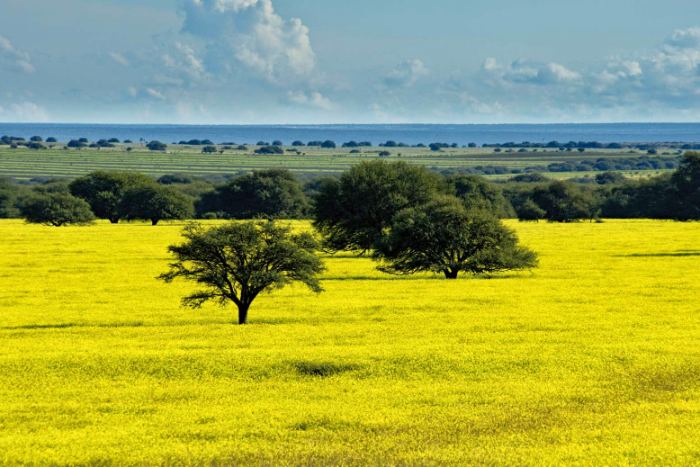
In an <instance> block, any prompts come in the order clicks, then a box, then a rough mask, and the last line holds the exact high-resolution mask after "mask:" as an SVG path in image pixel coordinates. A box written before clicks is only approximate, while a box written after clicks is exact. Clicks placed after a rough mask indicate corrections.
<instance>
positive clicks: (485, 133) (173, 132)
mask: <svg viewBox="0 0 700 467" xmlns="http://www.w3.org/2000/svg"><path fill="white" fill-rule="evenodd" d="M3 134H7V135H8V136H19V137H23V138H27V139H28V138H30V137H32V136H42V137H43V138H46V137H55V138H57V139H58V140H59V141H68V140H70V139H77V138H81V137H85V138H88V139H90V140H91V141H96V140H98V139H102V138H118V139H120V140H124V139H130V140H133V141H139V140H140V139H141V138H143V139H145V140H158V141H161V142H164V143H167V144H171V143H177V142H179V141H182V140H185V141H187V140H191V139H210V140H212V141H214V142H216V143H222V142H236V143H248V144H255V143H256V142H258V141H260V140H262V141H273V140H281V141H283V142H284V143H285V144H291V143H292V142H293V141H295V140H301V141H302V142H304V143H306V142H308V141H316V140H321V141H325V140H328V139H330V140H334V141H336V142H337V143H339V144H342V143H344V142H348V141H353V140H354V141H370V142H372V143H373V144H379V143H384V142H386V141H388V140H394V141H397V142H403V143H406V144H419V143H423V144H430V143H433V142H445V143H458V144H459V145H466V144H469V143H477V144H494V143H507V142H517V143H519V142H523V141H530V142H543V141H546V142H549V141H553V140H557V141H560V142H568V141H598V142H601V143H663V142H684V143H697V142H700V123H573V124H566V123H554V124H508V123H504V124H325V125H321V124H281V125H224V124H221V125H189V124H89V123H88V124H82V123H77V124H76V123H73V124H69V123H58V124H53V123H39V124H26V123H13V124H7V123H0V135H3Z"/></svg>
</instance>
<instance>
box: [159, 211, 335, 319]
mask: <svg viewBox="0 0 700 467" xmlns="http://www.w3.org/2000/svg"><path fill="white" fill-rule="evenodd" d="M183 235H184V237H185V242H184V243H183V244H181V245H172V246H170V247H169V248H168V250H169V251H170V252H171V253H172V254H173V255H174V256H175V262H174V263H172V264H171V265H170V271H169V272H167V273H165V274H162V275H161V276H160V277H159V279H162V280H164V281H165V282H166V283H170V282H172V281H173V280H175V279H177V278H183V279H185V280H188V281H192V282H196V283H197V284H199V285H201V286H204V289H203V290H200V291H198V292H195V293H193V294H192V295H189V296H187V297H185V298H184V299H183V305H185V306H191V307H192V308H199V307H201V306H202V305H203V304H204V303H206V302H208V301H209V300H215V301H218V302H219V304H220V305H221V306H225V305H226V304H228V303H229V302H233V303H235V304H236V306H238V324H248V310H249V309H250V305H251V304H252V303H253V301H254V300H255V299H256V298H257V297H258V296H259V295H260V294H261V293H270V292H272V291H274V290H279V289H282V288H283V287H285V286H287V285H289V284H291V283H293V282H300V283H302V284H304V285H306V286H307V287H309V288H310V289H311V290H312V291H313V292H316V293H320V292H322V291H323V289H322V288H321V285H320V283H319V280H318V275H319V274H321V273H322V272H323V271H324V270H325V268H324V266H323V261H322V260H321V259H320V258H318V257H317V256H316V255H315V252H316V251H317V250H318V243H317V242H316V241H315V240H314V238H313V237H312V236H311V235H310V234H308V233H302V234H298V235H297V234H292V232H291V229H290V228H289V227H285V226H280V225H277V224H275V223H274V222H254V221H249V222H245V223H230V224H227V225H223V226H221V227H215V228H213V229H209V230H206V229H204V228H203V227H202V226H201V225H197V224H191V225H189V226H188V227H186V228H185V230H184V232H183Z"/></svg>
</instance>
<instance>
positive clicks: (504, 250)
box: [373, 196, 538, 279]
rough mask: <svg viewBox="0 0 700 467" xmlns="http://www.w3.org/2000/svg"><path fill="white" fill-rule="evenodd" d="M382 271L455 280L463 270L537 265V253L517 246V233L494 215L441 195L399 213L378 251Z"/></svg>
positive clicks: (489, 270)
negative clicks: (423, 273)
mask: <svg viewBox="0 0 700 467" xmlns="http://www.w3.org/2000/svg"><path fill="white" fill-rule="evenodd" d="M373 259H375V260H376V261H379V262H380V266H379V268H378V269H379V270H381V271H383V272H387V273H390V274H414V273H417V272H434V273H439V274H444V275H445V277H446V278H447V279H456V278H457V277H458V275H459V274H460V273H461V272H466V273H469V274H481V273H494V272H499V271H513V270H523V269H532V268H534V267H536V266H537V264H538V262H537V255H536V254H535V253H534V252H532V251H531V250H529V249H528V248H526V247H523V246H520V245H519V244H518V237H517V236H516V234H515V232H513V231H512V230H511V229H509V228H507V227H506V226H504V225H503V223H502V222H501V221H500V220H499V219H498V218H497V217H495V216H494V215H492V214H490V213H488V212H486V211H484V210H481V209H467V208H466V207H464V205H463V204H462V203H461V202H460V201H459V200H458V199H456V198H454V197H451V196H449V197H448V196H442V197H438V198H436V199H434V200H433V201H431V202H429V203H426V204H424V205H422V206H419V207H412V208H408V209H404V210H403V211H401V212H400V213H398V214H397V215H396V216H395V217H394V219H393V221H392V223H391V226H390V228H389V233H388V235H386V236H385V237H384V238H383V239H382V241H381V242H379V244H378V246H377V249H376V250H375V251H374V252H373Z"/></svg>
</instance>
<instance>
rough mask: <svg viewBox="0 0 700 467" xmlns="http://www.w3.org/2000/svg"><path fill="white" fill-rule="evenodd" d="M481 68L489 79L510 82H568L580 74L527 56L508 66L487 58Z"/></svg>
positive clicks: (541, 83) (545, 83)
mask: <svg viewBox="0 0 700 467" xmlns="http://www.w3.org/2000/svg"><path fill="white" fill-rule="evenodd" d="M481 69H482V71H483V72H484V73H486V74H487V75H489V76H490V78H491V79H495V80H496V81H501V82H502V83H510V84H533V85H552V84H570V83H572V82H575V81H578V80H580V79H581V74H579V73H577V72H575V71H572V70H570V69H568V68H566V67H565V66H564V65H560V64H558V63H546V64H545V63H539V62H535V61H533V60H530V59H527V58H519V59H518V60H515V61H514V62H512V63H511V64H510V65H508V66H502V65H500V64H499V63H498V62H497V61H496V60H495V59H493V58H489V59H486V61H485V62H484V64H483V65H482V68H481Z"/></svg>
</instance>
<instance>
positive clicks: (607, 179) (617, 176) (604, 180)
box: [595, 172, 625, 185]
mask: <svg viewBox="0 0 700 467" xmlns="http://www.w3.org/2000/svg"><path fill="white" fill-rule="evenodd" d="M624 181H625V176H624V175H622V174H621V173H618V172H603V173H602V174H597V175H596V176H595V182H596V183H597V184H598V185H619V184H620V183H623V182H624Z"/></svg>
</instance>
